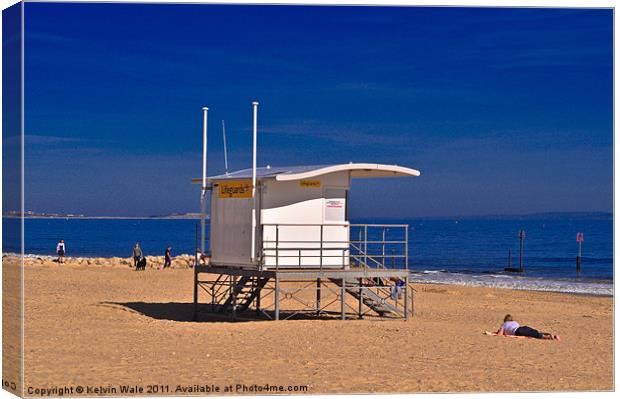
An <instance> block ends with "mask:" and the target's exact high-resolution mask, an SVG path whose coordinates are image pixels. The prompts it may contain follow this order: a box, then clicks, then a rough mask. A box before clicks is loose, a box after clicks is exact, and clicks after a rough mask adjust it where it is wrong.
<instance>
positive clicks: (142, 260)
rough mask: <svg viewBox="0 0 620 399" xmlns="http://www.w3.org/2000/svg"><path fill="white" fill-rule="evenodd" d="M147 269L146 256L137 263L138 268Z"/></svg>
mask: <svg viewBox="0 0 620 399" xmlns="http://www.w3.org/2000/svg"><path fill="white" fill-rule="evenodd" d="M144 269H146V258H141V259H140V260H139V261H138V264H137V265H136V270H144Z"/></svg>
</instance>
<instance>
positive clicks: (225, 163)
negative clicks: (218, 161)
mask: <svg viewBox="0 0 620 399" xmlns="http://www.w3.org/2000/svg"><path fill="white" fill-rule="evenodd" d="M222 136H224V171H225V172H226V174H228V151H227V150H226V125H225V124H224V120H222Z"/></svg>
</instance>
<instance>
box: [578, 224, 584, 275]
mask: <svg viewBox="0 0 620 399" xmlns="http://www.w3.org/2000/svg"><path fill="white" fill-rule="evenodd" d="M581 243H583V233H577V244H578V245H579V252H578V253H577V272H580V271H581Z"/></svg>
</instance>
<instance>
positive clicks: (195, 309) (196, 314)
mask: <svg viewBox="0 0 620 399" xmlns="http://www.w3.org/2000/svg"><path fill="white" fill-rule="evenodd" d="M197 317H198V272H197V271H196V268H194V315H193V317H192V320H194V321H196V318H197Z"/></svg>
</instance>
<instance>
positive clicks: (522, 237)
mask: <svg viewBox="0 0 620 399" xmlns="http://www.w3.org/2000/svg"><path fill="white" fill-rule="evenodd" d="M524 239H525V231H524V230H521V231H519V273H523V240H524Z"/></svg>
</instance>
